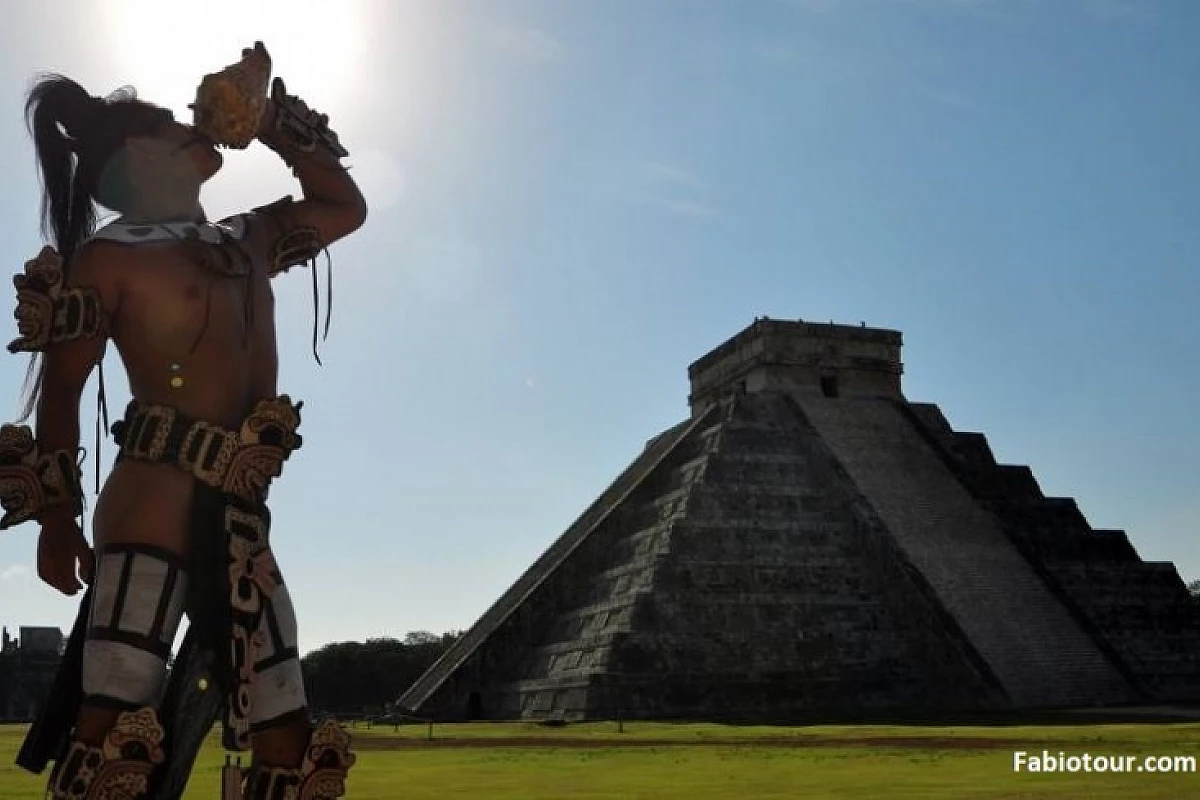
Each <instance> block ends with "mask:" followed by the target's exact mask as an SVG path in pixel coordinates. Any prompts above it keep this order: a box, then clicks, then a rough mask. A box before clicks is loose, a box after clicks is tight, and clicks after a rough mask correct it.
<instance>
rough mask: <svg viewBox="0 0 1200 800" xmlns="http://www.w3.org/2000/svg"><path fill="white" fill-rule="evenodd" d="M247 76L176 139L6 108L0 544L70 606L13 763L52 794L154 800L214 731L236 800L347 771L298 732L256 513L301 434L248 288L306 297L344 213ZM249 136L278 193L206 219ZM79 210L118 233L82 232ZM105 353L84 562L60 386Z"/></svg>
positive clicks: (69, 94) (152, 110)
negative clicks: (234, 759) (40, 232)
mask: <svg viewBox="0 0 1200 800" xmlns="http://www.w3.org/2000/svg"><path fill="white" fill-rule="evenodd" d="M270 71H271V62H270V57H269V56H268V54H267V51H266V49H265V48H264V47H263V46H262V44H261V43H258V44H256V45H255V46H254V48H252V49H247V50H244V51H243V53H242V60H241V61H240V62H238V63H237V64H235V65H232V66H231V67H229V68H227V69H226V70H223V71H222V72H220V73H216V74H214V75H210V76H208V77H207V78H205V80H204V82H203V83H202V85H201V87H200V89H199V90H198V93H197V98H196V103H195V104H194V106H193V110H194V120H193V124H185V123H183V122H179V121H177V120H176V119H175V118H174V117H173V115H172V114H171V112H170V111H168V110H166V109H164V108H159V107H157V106H155V105H152V104H150V103H148V102H145V101H143V100H140V99H138V98H137V97H136V94H135V92H134V91H133V90H132V89H124V90H120V91H118V92H117V93H114V94H112V95H109V96H107V97H105V98H99V97H93V96H91V95H90V94H89V93H88V92H87V91H86V90H85V89H84V88H83V87H81V86H80V85H79V84H77V83H75V82H74V81H72V80H70V79H68V78H65V77H62V76H58V75H52V76H48V77H43V78H42V79H41V80H40V81H39V82H38V83H37V84H36V85H35V86H34V88H33V89H32V91H31V92H30V94H29V97H28V102H27V104H26V113H27V117H28V121H29V126H30V130H31V132H32V134H33V137H34V141H35V144H36V149H37V157H38V162H39V165H40V169H41V175H42V182H43V187H44V197H43V204H42V209H43V223H44V228H45V231H46V233H47V235H48V237H50V239H51V242H52V246H47V247H45V248H43V249H42V251H41V253H39V254H38V255H37V257H35V258H34V259H32V260H31V261H29V262H28V263H26V265H25V270H24V272H23V273H22V274H18V275H17V276H16V277H15V278H14V281H13V282H14V283H15V285H16V289H17V311H16V317H17V320H18V332H19V334H20V335H19V336H18V338H17V339H16V340H15V341H13V342H12V343H11V344H10V345H9V350H10V351H12V352H14V353H15V352H29V353H32V354H33V357H34V359H35V362H34V364H31V372H30V375H31V377H34V378H36V380H35V381H34V382H32V383H31V384H30V387H29V395H28V397H27V404H26V407H25V413H24V416H23V417H22V418H21V420H19V422H24V421H25V420H27V419H28V418H29V415H30V414H31V413H33V411H34V410H35V409H36V430H31V429H30V427H29V426H28V425H24V424H22V425H4V426H3V428H2V429H0V504H2V505H3V508H4V511H5V515H4V517H3V519H2V520H0V528H8V527H12V526H14V525H18V524H20V523H22V522H26V521H30V520H32V521H34V522H36V523H37V524H38V525H40V527H41V533H40V536H39V538H38V542H37V561H38V574H39V575H40V576H41V577H42V579H43V580H45V581H46V582H47V583H49V584H50V585H51V586H53V587H54V588H56V589H58V590H59V591H61V592H63V593H64V594H67V595H75V594H77V593H79V591H80V590H81V589H86V590H85V591H84V592H83V597H82V602H81V608H80V611H79V617H78V619H77V620H76V623H75V628H74V630H73V631H72V634H71V637H70V640H69V644H68V647H67V651H66V654H65V657H64V659H63V666H62V668H61V669H60V672H59V674H58V676H57V678H56V684H55V688H54V691H53V692H52V693H51V696H50V697H49V699H48V700H47V702H46V704H45V706H44V707H43V709H42V711H41V714H40V716H39V718H38V720H37V721H36V722H35V724H34V726H33V728H32V729H31V730H30V733H29V736H28V738H27V739H26V741H25V744H24V746H23V748H22V750H21V753H20V754H19V756H18V764H20V765H21V766H22V767H24V768H25V769H28V770H31V771H33V772H39V773H40V772H42V771H43V770H44V769H45V768H46V766H47V765H48V764H49V762H50V761H53V762H55V763H54V768H53V770H52V771H51V773H50V778H49V792H50V794H51V795H52V796H53V797H54V798H71V799H72V800H84V798H118V797H119V798H135V797H136V798H177V797H179V796H180V794H181V792H182V790H183V786H184V784H186V782H187V777H188V774H189V773H190V771H191V767H192V764H193V762H194V759H195V756H196V752H197V750H198V749H199V746H200V741H201V739H202V738H203V736H204V735H205V734H207V733H208V731H209V730H210V729H211V727H212V725H213V724H214V723H215V721H216V720H217V719H218V718H220V719H221V721H222V728H223V733H224V737H223V741H224V745H225V747H226V748H227V749H229V750H233V751H245V750H251V751H252V756H250V757H249V758H248V759H247V762H248V764H249V766H248V767H247V768H246V769H245V770H244V774H241V773H237V774H234V773H232V772H230V771H227V774H226V776H225V777H226V778H229V777H230V775H235V777H236V780H234V781H233V784H234V787H235V792H236V791H238V790H240V791H241V792H243V793H244V796H245V797H247V798H284V797H294V798H334V797H341V796H342V795H343V794H344V792H345V786H344V784H345V778H346V773H347V770H348V769H349V767H350V766H351V765H352V764H353V763H354V756H353V755H352V754H351V753H350V750H349V739H348V737H347V736H346V734H345V733H344V732H343V731H342V729H341V728H340V726H338V725H337V724H336V722H334V721H332V720H327V721H326V722H324V723H322V724H321V725H315V726H314V724H313V723H312V722H311V721H310V718H309V710H308V708H307V702H306V699H305V694H304V684H303V681H302V678H301V670H300V661H299V654H298V652H297V643H296V642H297V639H296V619H295V612H294V611H293V607H292V602H291V600H290V598H289V596H288V590H287V588H286V586H285V585H284V583H283V579H282V577H281V575H280V571H279V567H278V566H277V565H276V563H275V560H274V558H273V556H272V550H271V545H270V540H269V538H268V531H269V527H270V513H269V511H268V509H267V506H266V498H267V491H268V486H269V484H270V482H271V480H272V479H273V478H276V477H278V476H279V474H280V472H281V469H282V467H283V462H284V461H286V460H287V459H288V457H289V455H290V454H291V453H292V451H293V450H295V449H297V448H298V447H300V443H301V439H300V436H299V434H298V433H297V427H298V426H299V423H300V405H301V404H300V403H294V402H292V400H291V399H290V398H289V397H288V396H287V395H286V394H279V392H278V390H277V388H276V373H277V366H278V363H277V352H276V340H275V319H274V302H273V297H272V289H271V279H272V278H274V277H276V276H278V275H281V274H283V273H284V272H285V271H286V270H288V269H289V268H291V267H295V266H300V265H308V266H310V267H311V269H312V270H313V282H314V283H313V287H314V293H315V292H316V287H317V284H316V275H315V270H316V256H317V255H318V254H319V253H320V252H321V250H323V249H324V248H325V247H326V246H327V245H329V244H331V243H333V242H336V241H337V240H339V239H341V238H342V237H344V236H346V235H348V234H350V233H352V232H353V231H355V230H357V229H358V228H359V227H360V226H361V225H362V224H363V222H364V220H365V219H366V204H365V201H364V200H363V197H362V194H361V193H360V192H359V190H358V187H357V186H355V183H354V181H353V180H352V179H351V178H350V176H349V174H348V173H347V171H346V169H345V168H344V167H343V166H342V164H341V161H340V159H341V158H342V157H343V156H346V155H347V152H346V150H345V149H343V147H342V146H341V144H340V143H339V141H338V137H337V135H336V134H335V133H334V132H333V131H332V130H331V129H330V128H329V124H328V118H327V117H325V116H324V115H320V114H317V113H316V112H315V111H313V110H311V109H310V108H309V107H308V106H307V105H306V104H305V103H304V102H303V101H301V100H300V99H299V98H297V97H295V96H293V95H289V94H287V92H286V89H285V87H284V84H283V83H282V81H280V80H279V79H278V78H276V79H275V80H274V82H273V83H272V84H271V86H270V91H269V94H268V88H267V81H268V78H269V76H270ZM254 138H257V139H258V140H259V141H261V142H262V143H263V144H264V145H266V146H267V147H268V148H270V149H271V150H273V151H275V152H276V153H277V154H278V155H279V156H280V157H281V158H282V159H283V161H284V162H285V163H286V164H287V165H288V166H290V167H291V168H292V170H293V172H294V174H295V175H296V177H297V178H298V179H299V181H300V186H301V188H302V190H303V195H304V196H303V198H302V199H300V200H293V199H292V198H291V197H285V198H283V199H281V200H278V201H276V202H274V203H271V204H269V205H265V206H263V207H261V208H255V209H254V210H252V211H249V212H247V213H244V214H239V215H237V216H234V217H230V218H227V219H223V220H221V221H219V222H215V223H214V222H210V221H208V220H207V219H206V217H205V215H204V211H203V209H202V208H201V205H200V202H199V198H200V187H201V186H202V185H203V184H204V182H205V181H206V180H208V179H209V178H211V177H212V176H213V175H214V174H215V173H216V172H217V170H218V169H220V167H221V164H222V161H223V157H222V154H221V153H220V152H219V150H218V148H235V149H240V148H245V147H246V146H248V145H249V144H250V142H251V140H252V139H254ZM97 206H103V207H105V208H108V209H111V210H113V211H115V212H117V213H119V214H120V216H119V217H118V218H116V219H115V221H113V222H111V223H109V224H107V225H104V226H103V227H101V228H100V229H99V230H97V229H96V214H97ZM313 324H314V327H313V345H314V353H315V349H316V330H317V327H316V321H315V320H314V323H313ZM325 325H326V332H328V316H326V320H325ZM110 340H111V341H112V343H113V345H114V346H115V347H116V349H117V351H118V352H119V354H120V356H121V359H122V362H123V364H124V366H125V369H126V371H127V375H128V380H129V385H130V390H131V393H132V396H133V398H134V399H133V401H132V402H131V403H130V404H129V407H128V409H127V410H126V412H125V415H124V418H123V419H122V420H120V421H119V422H117V423H116V424H114V425H113V426H112V429H111V432H112V435H113V438H114V440H115V442H116V446H117V447H118V448H119V450H118V455H117V461H116V463H115V466H114V468H113V470H112V473H111V474H110V475H109V476H108V478H107V480H106V481H105V483H104V487H103V491H100V490H99V474H98V467H97V475H96V483H97V491H99V497H98V499H97V501H96V504H95V509H94V513H93V516H92V522H93V537H94V549H92V548H90V547H89V545H88V542H87V539H86V538H85V536H84V533H83V531H82V528H81V523H80V519H81V517H82V511H83V471H82V469H81V464H82V463H83V458H82V456H81V454H82V453H83V449H82V448H81V446H80V444H81V443H80V424H79V409H80V395H81V393H82V391H83V388H84V386H85V383H86V381H87V379H88V377H89V376H90V375H91V373H92V371H93V370H94V369H98V368H99V366H100V364H101V361H102V358H103V355H104V352H105V347H106V345H107V343H108V342H109V341H110ZM35 365H36V368H35ZM99 377H100V394H99V397H98V398H97V401H98V408H97V415H98V417H97V419H98V422H97V447H99V439H100V436H99V419H100V417H101V416H103V417H104V418H105V420H106V421H105V424H107V413H106V411H105V409H104V402H103V396H104V391H103V375H100V376H99ZM102 411H104V412H105V413H103V414H102V413H101V412H102ZM93 457H96V456H93ZM77 574H78V576H79V578H81V579H82V582H81V580H80V579H79V578H77ZM184 613H187V615H188V619H189V623H190V624H189V627H188V634H187V636H186V637H185V640H184V643H183V646H182V648H181V651H180V653H179V654H178V655H177V657H176V660H175V663H174V667H173V669H172V670H171V673H170V674H171V678H170V680H169V681H168V680H167V678H166V674H167V673H166V660H167V658H168V656H169V655H170V649H171V646H172V644H173V642H174V640H175V636H176V632H177V630H178V626H179V623H180V619H181V616H182V615H183V614H184Z"/></svg>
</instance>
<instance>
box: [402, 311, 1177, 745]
mask: <svg viewBox="0 0 1200 800" xmlns="http://www.w3.org/2000/svg"><path fill="white" fill-rule="evenodd" d="M900 347H901V335H900V333H899V332H897V331H890V330H878V329H872V328H866V327H854V326H845V325H834V324H828V325H826V324H812V323H805V322H793V321H780V320H769V319H759V320H757V321H756V322H755V323H754V324H753V325H751V326H750V327H749V328H747V329H746V330H744V331H742V332H741V333H739V334H738V335H737V336H735V337H733V338H732V339H730V340H729V341H727V342H726V343H724V344H723V345H721V346H720V347H718V348H716V349H715V350H713V351H712V352H711V353H709V354H708V355H706V356H704V357H703V358H701V359H700V360H699V361H697V362H696V363H694V364H692V366H691V367H690V369H689V377H690V378H691V386H692V394H691V397H690V405H691V416H690V418H689V419H688V420H686V421H684V422H682V423H680V424H679V425H676V426H675V427H673V428H671V429H669V430H667V431H665V432H664V433H662V434H660V435H658V436H656V437H655V438H653V439H651V440H650V441H649V442H648V443H647V445H646V447H645V449H644V451H643V452H642V453H641V455H639V456H638V457H637V458H636V459H634V461H633V463H632V464H631V465H630V466H629V468H628V469H626V470H625V471H624V472H623V473H621V474H620V475H619V476H618V477H617V479H616V481H615V482H614V483H613V484H612V485H611V486H610V487H609V488H608V489H607V491H605V492H604V493H603V494H602V495H601V496H600V497H599V498H598V499H597V500H596V501H595V502H594V503H593V504H592V505H591V506H590V507H589V508H588V509H587V510H586V511H584V513H583V515H582V516H580V517H579V519H578V520H577V521H576V522H575V523H574V524H573V525H572V526H571V527H570V528H569V529H568V530H567V531H566V532H565V533H564V534H563V535H562V536H561V537H560V538H559V539H558V540H557V541H555V542H554V543H553V544H552V545H551V546H550V548H549V549H548V550H547V551H546V552H545V553H544V554H543V555H542V556H541V558H539V559H538V560H537V561H536V562H535V563H534V564H533V566H531V567H530V568H529V569H528V571H526V573H525V574H524V575H522V576H521V577H520V578H519V579H518V580H517V581H516V583H514V584H513V585H512V587H511V588H510V589H509V590H508V591H507V592H505V593H504V595H503V596H502V597H501V598H500V599H499V600H497V601H496V603H495V604H494V605H493V606H492V607H491V608H490V609H488V610H487V612H486V613H484V615H483V616H482V617H481V618H480V619H479V621H478V622H477V623H476V624H475V625H474V626H473V627H472V628H471V629H470V630H469V631H468V632H467V633H466V634H464V635H463V637H462V638H461V639H460V640H459V641H458V642H457V643H456V644H455V645H454V646H453V647H451V648H450V649H449V650H448V652H446V653H445V655H444V656H443V657H442V658H441V659H440V660H439V661H438V662H437V663H436V664H434V665H433V666H432V667H431V668H430V669H429V670H428V671H427V672H426V673H425V675H423V676H422V677H421V678H420V679H419V680H418V681H417V682H416V683H415V684H414V685H413V686H412V687H411V688H410V689H409V690H408V691H407V692H406V693H405V695H404V696H403V697H402V698H401V699H400V704H401V705H402V706H403V707H405V708H407V709H410V710H413V711H414V712H416V713H419V714H424V715H429V716H435V717H439V718H447V719H463V718H471V719H516V718H527V719H529V718H533V719H536V718H547V717H561V718H566V719H612V718H616V717H622V718H653V719H688V718H691V719H740V720H762V721H770V720H781V719H788V718H801V717H804V716H808V715H812V714H813V713H814V712H816V713H834V714H841V713H847V712H849V713H858V712H878V711H884V710H887V711H893V712H900V713H909V712H917V713H928V712H934V713H939V712H952V711H967V710H1001V709H1037V708H1065V707H1075V706H1095V705H1116V704H1122V703H1139V702H1141V703H1144V702H1150V701H1182V700H1195V699H1200V603H1196V602H1194V601H1193V600H1192V599H1191V597H1190V596H1189V594H1188V592H1187V590H1186V588H1185V586H1184V584H1183V581H1182V580H1181V579H1180V577H1179V575H1178V574H1177V572H1176V571H1175V568H1174V567H1173V566H1172V565H1171V564H1164V563H1147V562H1144V561H1142V560H1141V559H1140V558H1139V557H1138V555H1137V553H1136V552H1135V551H1134V549H1133V547H1132V546H1131V545H1130V543H1129V541H1128V539H1127V538H1126V536H1125V534H1124V533H1123V532H1121V531H1108V530H1093V529H1091V528H1090V527H1089V525H1088V523H1087V522H1086V521H1085V519H1084V517H1083V515H1082V514H1081V513H1080V512H1079V510H1078V508H1077V507H1076V506H1075V503H1074V501H1072V500H1069V499H1065V498H1055V497H1045V496H1043V495H1042V493H1041V491H1040V490H1039V489H1038V485H1037V482H1036V481H1035V480H1034V478H1033V475H1032V473H1031V472H1030V470H1029V469H1028V468H1027V467H1018V466H1009V465H1003V464H997V463H996V462H995V459H994V458H993V457H992V455H991V451H990V449H989V447H988V444H987V441H986V440H985V438H984V437H983V436H982V435H981V434H977V433H957V432H955V431H954V430H953V429H952V428H951V427H950V425H949V424H948V423H947V421H946V419H945V418H944V417H943V416H942V414H941V412H940V411H939V410H938V408H937V406H935V405H931V404H924V403H911V402H909V401H907V400H906V399H905V398H904V396H903V395H902V394H901V390H900V376H901V373H902V365H901V361H900Z"/></svg>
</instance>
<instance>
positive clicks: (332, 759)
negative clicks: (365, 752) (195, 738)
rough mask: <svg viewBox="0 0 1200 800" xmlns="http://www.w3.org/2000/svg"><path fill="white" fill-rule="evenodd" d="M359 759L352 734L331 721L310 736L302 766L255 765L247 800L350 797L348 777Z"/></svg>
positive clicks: (246, 787)
mask: <svg viewBox="0 0 1200 800" xmlns="http://www.w3.org/2000/svg"><path fill="white" fill-rule="evenodd" d="M355 760H356V758H355V755H354V754H353V753H352V752H350V734H348V733H346V732H345V731H344V730H342V727H341V726H340V725H338V724H337V722H335V721H334V720H331V719H327V720H325V721H324V722H322V723H321V724H320V725H318V726H317V727H316V728H315V729H314V730H313V732H312V734H311V735H310V736H309V743H308V749H307V750H306V751H305V754H304V760H303V761H302V762H301V764H300V766H299V767H295V768H291V769H289V768H286V767H266V766H263V765H261V764H254V765H252V766H251V767H250V769H248V770H247V771H246V780H245V784H244V787H243V794H242V797H243V799H244V800H287V799H289V798H297V800H335V799H336V798H338V797H342V796H344V795H345V794H346V774H347V773H348V772H349V771H350V767H352V766H354V762H355Z"/></svg>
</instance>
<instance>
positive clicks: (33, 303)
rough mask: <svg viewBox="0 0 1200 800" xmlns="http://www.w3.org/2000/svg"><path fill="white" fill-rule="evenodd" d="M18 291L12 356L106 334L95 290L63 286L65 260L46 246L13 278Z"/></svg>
mask: <svg viewBox="0 0 1200 800" xmlns="http://www.w3.org/2000/svg"><path fill="white" fill-rule="evenodd" d="M13 286H14V287H16V290H17V309H16V311H15V312H13V316H14V317H16V319H17V332H18V333H19V334H20V335H19V336H18V337H17V338H16V339H13V340H12V341H11V342H10V343H9V345H8V351H9V352H10V353H17V352H22V351H25V352H34V351H38V350H44V349H46V347H47V346H49V345H51V344H56V343H58V342H66V341H71V340H74V339H93V338H96V337H99V336H101V335H102V334H103V332H104V311H103V307H102V305H101V303H100V295H99V294H98V293H97V292H96V290H95V289H90V288H86V287H72V288H70V289H68V288H66V287H65V286H64V275H63V260H62V256H60V255H59V254H58V253H57V252H56V251H55V249H54V248H53V247H43V248H42V251H41V252H40V253H38V255H37V257H36V258H33V259H31V260H29V261H26V262H25V272H24V273H17V274H16V275H14V276H13Z"/></svg>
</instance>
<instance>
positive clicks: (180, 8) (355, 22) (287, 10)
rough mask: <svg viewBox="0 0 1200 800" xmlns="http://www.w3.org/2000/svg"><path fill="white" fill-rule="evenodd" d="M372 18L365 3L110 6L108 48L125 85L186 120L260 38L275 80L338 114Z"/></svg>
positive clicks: (122, 2) (150, 0)
mask: <svg viewBox="0 0 1200 800" xmlns="http://www.w3.org/2000/svg"><path fill="white" fill-rule="evenodd" d="M365 17H366V15H365V14H364V13H363V5H362V4H361V3H359V2H340V3H336V4H334V3H329V2H323V1H322V0H289V1H288V2H256V1H255V0H240V2H236V1H231V0H208V2H205V3H203V4H186V5H185V4H175V3H163V2H161V0H110V1H109V2H108V3H106V5H105V10H104V24H105V27H106V31H105V34H106V36H105V39H106V40H107V44H108V47H106V48H104V49H105V50H106V51H108V52H111V53H112V56H111V58H112V66H113V68H114V70H115V72H116V74H117V75H119V76H120V78H119V79H120V80H121V81H122V82H123V83H128V84H131V85H133V86H135V87H136V88H137V91H138V94H139V96H141V97H143V98H144V99H146V100H149V101H151V102H154V103H158V104H159V105H163V106H167V107H168V108H171V109H172V110H173V111H175V112H176V115H177V117H178V118H179V119H180V120H181V121H190V119H191V114H190V112H189V111H188V108H187V105H188V103H190V102H192V100H193V98H194V96H195V91H196V86H197V84H199V82H200V79H201V78H202V77H203V76H204V75H205V74H206V73H209V72H216V71H217V70H219V69H221V68H222V67H224V66H225V65H227V64H230V63H232V62H234V61H237V60H238V59H239V58H240V57H241V51H242V48H243V47H249V46H251V45H253V44H254V42H255V40H261V41H262V42H263V43H264V44H265V45H266V46H267V50H268V51H270V53H271V59H272V61H273V64H274V69H273V75H279V76H281V77H283V79H284V81H285V82H286V83H287V86H288V89H289V91H290V92H293V93H300V94H302V95H303V96H304V97H305V98H306V99H310V102H311V103H312V105H314V106H316V107H317V108H319V109H320V110H322V111H326V109H330V110H334V111H337V110H339V109H337V108H336V106H337V105H339V103H344V102H345V99H346V95H347V88H348V87H352V86H353V85H354V81H355V74H356V73H357V72H358V71H359V70H360V69H361V68H362V65H363V62H364V57H363V49H364V48H365V47H366V43H367V41H368V39H367V37H366V35H365V34H366V31H365V30H364V19H365ZM112 88H116V87H115V86H114V87H112ZM96 90H99V87H97V89H96Z"/></svg>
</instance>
